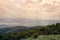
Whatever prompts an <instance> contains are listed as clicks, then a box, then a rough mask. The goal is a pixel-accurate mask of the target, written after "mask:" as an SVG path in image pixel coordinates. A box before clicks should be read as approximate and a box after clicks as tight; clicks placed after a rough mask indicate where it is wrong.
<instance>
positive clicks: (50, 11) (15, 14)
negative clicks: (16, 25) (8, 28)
mask: <svg viewBox="0 0 60 40" xmlns="http://www.w3.org/2000/svg"><path fill="white" fill-rule="evenodd" d="M59 13H60V1H50V0H49V1H48V0H46V1H44V0H42V1H41V2H38V3H37V2H36V3H34V2H26V3H21V2H20V1H19V0H13V1H10V0H0V18H26V19H43V20H47V19H51V20H60V15H59Z"/></svg>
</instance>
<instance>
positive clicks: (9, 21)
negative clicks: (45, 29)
mask: <svg viewBox="0 0 60 40" xmlns="http://www.w3.org/2000/svg"><path fill="white" fill-rule="evenodd" d="M56 23H60V20H38V19H35V20H33V19H18V18H0V28H3V27H13V26H27V27H30V26H41V25H43V26H45V25H48V24H56Z"/></svg>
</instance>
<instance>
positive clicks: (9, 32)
mask: <svg viewBox="0 0 60 40" xmlns="http://www.w3.org/2000/svg"><path fill="white" fill-rule="evenodd" d="M57 34H60V23H56V24H52V25H47V26H33V27H25V26H16V27H10V28H2V29H0V40H21V39H26V38H29V37H33V38H37V37H38V36H39V35H57Z"/></svg>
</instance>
